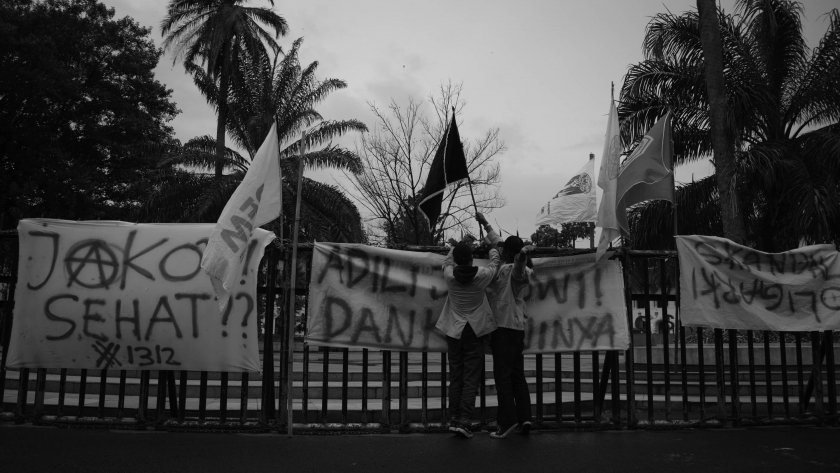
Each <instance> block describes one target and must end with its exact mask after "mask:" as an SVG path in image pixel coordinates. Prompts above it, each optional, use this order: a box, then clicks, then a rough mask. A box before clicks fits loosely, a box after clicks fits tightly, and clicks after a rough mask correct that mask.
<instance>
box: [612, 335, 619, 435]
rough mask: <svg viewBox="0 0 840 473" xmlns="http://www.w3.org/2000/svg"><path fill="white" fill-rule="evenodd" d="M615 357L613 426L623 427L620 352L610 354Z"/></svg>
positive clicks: (613, 370) (613, 371)
mask: <svg viewBox="0 0 840 473" xmlns="http://www.w3.org/2000/svg"><path fill="white" fill-rule="evenodd" d="M610 353H611V355H612V357H613V369H612V421H613V425H616V426H619V425H621V381H620V379H619V374H618V372H619V370H620V368H619V364H618V351H613V352H610Z"/></svg>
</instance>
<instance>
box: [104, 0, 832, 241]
mask: <svg viewBox="0 0 840 473" xmlns="http://www.w3.org/2000/svg"><path fill="white" fill-rule="evenodd" d="M104 3H105V4H106V5H108V6H112V7H114V8H115V9H116V14H117V16H118V17H122V16H126V15H128V16H131V17H133V18H134V19H135V20H137V21H138V22H139V23H140V24H141V25H143V26H151V27H152V28H153V30H152V38H153V39H154V41H155V43H156V44H158V45H160V43H161V41H162V40H161V36H160V28H159V25H160V22H161V20H162V19H163V17H164V16H165V14H166V5H167V3H168V1H167V0H104ZM252 4H254V5H268V2H267V1H260V0H255V1H253V2H252ZM722 4H723V6H724V9H726V10H727V11H734V9H733V8H732V5H733V4H734V1H732V0H724V1H723V2H722ZM804 5H805V19H804V27H805V35H806V38H807V40H808V44H809V46H811V47H814V46H816V45H817V42H818V41H819V39H820V38H822V36H823V35H824V34H825V31H826V29H827V27H828V21H827V19H826V18H825V17H824V16H822V15H824V14H825V13H826V12H828V11H829V10H830V9H831V8H836V7H837V6H838V5H837V0H805V1H804ZM695 6H696V1H694V0H586V1H568V0H567V1H558V0H545V1H538V0H527V1H526V0H520V1H494V0H457V1H452V0H450V1H438V0H426V1H403V0H341V1H338V0H333V1H329V0H306V1H300V0H299V1H282V0H280V1H275V4H274V9H275V10H276V11H277V12H278V13H279V14H280V15H281V16H282V17H284V18H285V19H286V21H287V23H288V25H289V30H290V31H289V34H288V35H287V36H286V37H285V38H282V39H281V44H283V45H284V47H286V46H288V45H290V44H291V42H292V41H293V40H294V39H296V38H299V37H304V38H305V40H304V44H303V46H302V48H301V52H300V55H301V60H302V62H303V63H304V64H308V63H310V62H311V61H315V60H317V61H319V64H320V65H319V68H318V77H319V78H321V79H323V78H328V77H332V78H339V79H343V80H344V81H346V82H347V84H348V87H347V88H346V89H344V90H341V91H338V92H334V93H333V94H332V95H330V97H329V98H328V99H327V100H326V101H325V102H323V104H322V105H321V106H320V107H319V108H318V110H319V112H321V114H322V115H323V116H324V117H325V118H327V119H336V120H337V119H350V118H356V119H359V120H361V121H363V122H365V123H366V124H367V125H368V127H369V128H372V127H373V126H374V125H375V123H376V122H375V121H374V119H373V116H372V114H371V112H370V110H369V107H368V105H367V103H368V102H373V103H376V104H377V105H381V106H383V107H384V106H386V105H387V104H388V103H389V102H390V101H391V98H393V99H394V100H396V101H397V102H398V103H400V104H405V103H406V102H407V100H408V97H409V96H411V97H415V98H417V99H425V98H426V97H428V96H429V94H430V93H432V92H433V91H435V90H436V89H437V88H438V87H439V85H440V83H441V82H446V81H449V80H451V81H453V82H456V83H458V82H462V83H463V93H462V98H463V99H465V100H466V103H467V106H466V107H465V109H464V111H463V114H462V115H461V117H462V120H463V125H462V126H461V127H460V131H461V137H462V139H475V138H478V137H480V136H481V135H483V134H484V133H485V132H486V131H487V129H489V128H493V127H498V128H499V130H500V138H501V139H502V140H503V141H504V142H505V144H506V146H507V152H506V153H505V154H504V155H503V156H502V157H501V158H500V159H499V162H500V164H501V169H502V188H501V189H502V193H503V194H504V196H505V197H506V198H507V201H508V204H507V206H506V207H504V208H502V209H499V210H496V211H494V212H493V213H492V215H491V216H490V221H491V222H493V221H498V223H499V224H500V225H501V227H502V228H504V229H505V230H509V231H515V230H516V229H517V228H518V230H519V232H520V234H521V235H522V236H523V237H525V236H528V235H530V234H531V233H532V232H533V231H534V230H535V228H536V227H535V224H534V221H535V216H536V214H537V212H538V210H539V208H540V206H541V205H543V204H544V203H545V202H547V201H548V199H549V198H550V197H551V196H552V195H554V193H556V192H557V191H558V190H559V189H560V188H562V186H563V184H565V183H566V181H567V180H568V179H569V178H570V177H571V176H572V174H573V173H574V172H575V171H576V170H578V169H579V168H580V167H581V166H582V165H583V164H584V163H585V162H586V160H587V159H588V156H589V153H595V155H596V159H598V160H600V157H601V156H600V155H601V148H602V145H603V137H604V132H605V131H606V125H607V117H606V114H607V112H608V111H609V99H610V82H611V81H612V82H615V83H616V88H619V87H620V84H621V83H622V81H623V78H624V74H625V72H626V71H627V67H628V66H629V65H630V64H632V63H635V62H638V61H640V60H641V59H642V53H641V44H642V38H643V36H644V32H645V26H646V25H647V23H648V22H649V21H650V18H651V17H652V16H654V15H656V14H657V13H661V12H666V11H667V10H670V11H671V12H673V13H681V12H684V11H687V10H690V9H694V8H695ZM156 76H157V79H158V80H159V81H161V82H162V83H164V84H165V85H166V86H167V87H169V88H171V89H173V91H174V93H173V98H174V101H175V102H176V103H177V105H178V108H179V109H181V111H182V112H181V114H180V115H178V117H177V118H176V119H175V120H174V122H173V123H172V125H173V126H174V128H175V133H176V136H177V137H178V138H179V139H180V140H182V141H186V140H188V139H190V138H192V137H195V136H199V135H208V134H209V135H215V130H216V124H215V120H216V119H215V112H214V111H213V109H212V108H210V107H209V106H208V105H207V104H206V102H205V100H204V98H203V97H202V96H201V95H200V94H199V92H198V90H197V89H196V88H195V87H194V85H193V83H192V81H191V80H190V78H189V76H187V75H186V74H185V72H184V69H183V67H182V66H181V65H180V64H176V65H173V63H172V56H171V55H169V54H168V53H167V54H166V55H165V56H164V57H163V58H162V59H161V62H160V64H159V65H158V68H157V69H156ZM425 106H426V107H429V105H428V104H426V105H425ZM344 142H347V143H348V144H349V145H350V146H351V147H352V139H350V140H344ZM598 162H599V161H596V169H597V164H598ZM710 172H711V167H710V165H709V164H708V163H707V162H704V163H695V164H692V165H689V166H684V167H679V168H677V181H678V182H684V181H690V180H691V177H692V174H693V175H694V176H695V177H698V178H699V177H703V176H706V175H708V174H709V173H710ZM340 176H341V174H340V173H338V172H332V173H331V172H318V173H315V174H314V175H312V176H310V177H314V178H316V179H318V180H321V181H323V182H327V183H331V184H335V183H336V179H341V177H340ZM360 210H361V208H360ZM580 244H583V242H580Z"/></svg>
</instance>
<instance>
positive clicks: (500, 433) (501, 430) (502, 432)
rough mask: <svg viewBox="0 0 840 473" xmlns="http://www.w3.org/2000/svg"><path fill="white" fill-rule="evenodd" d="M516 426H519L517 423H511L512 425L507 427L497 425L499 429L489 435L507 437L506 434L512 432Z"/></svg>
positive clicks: (498, 437)
mask: <svg viewBox="0 0 840 473" xmlns="http://www.w3.org/2000/svg"><path fill="white" fill-rule="evenodd" d="M517 427H519V424H513V425H511V426H509V427H507V428H503V427H502V426H499V430H497V431H495V432H493V433H491V434H490V437H492V438H494V439H503V438H505V437H507V436H508V435H510V433H511V432H513V431H514V430H517Z"/></svg>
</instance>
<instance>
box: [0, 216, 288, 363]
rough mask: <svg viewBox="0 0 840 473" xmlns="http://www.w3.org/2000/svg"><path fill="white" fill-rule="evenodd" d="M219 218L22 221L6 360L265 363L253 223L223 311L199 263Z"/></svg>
mask: <svg viewBox="0 0 840 473" xmlns="http://www.w3.org/2000/svg"><path fill="white" fill-rule="evenodd" d="M213 227H214V225H213V224H133V223H126V222H106V221H95V222H93V221H90V222H70V221H64V220H47V219H36V220H22V221H21V222H20V225H18V235H19V238H20V253H19V265H18V279H17V287H16V289H15V306H14V319H13V325H12V333H11V344H10V347H9V354H8V359H7V366H8V367H9V368H88V369H109V370H136V369H147V370H196V371H259V370H260V369H261V368H260V361H259V352H258V342H257V298H256V289H257V269H258V267H259V263H260V259H261V258H262V255H263V251H264V249H265V247H266V245H268V244H269V243H270V242H271V240H273V239H274V234H273V233H271V232H268V231H265V230H259V229H258V230H256V231H255V232H254V233H253V235H252V238H251V240H250V242H249V246H248V251H247V252H246V254H245V256H244V257H245V259H246V260H245V261H244V263H243V265H242V268H243V271H242V275H241V278H240V280H239V281H238V284H237V286H238V287H237V289H236V291H235V292H234V295H233V297H232V298H231V301H232V304H230V305H229V306H228V307H227V308H226V310H225V312H224V313H220V311H219V306H218V304H217V303H216V301H215V300H214V297H215V296H214V292H213V286H212V285H211V283H210V279H209V277H208V276H207V274H206V273H205V272H204V271H202V270H201V267H200V266H199V264H200V262H201V255H202V252H203V251H204V247H205V245H206V244H207V239H208V237H209V236H210V233H211V232H212V231H213Z"/></svg>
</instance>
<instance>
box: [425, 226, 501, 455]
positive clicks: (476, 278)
mask: <svg viewBox="0 0 840 473" xmlns="http://www.w3.org/2000/svg"><path fill="white" fill-rule="evenodd" d="M498 267H499V252H498V251H497V250H496V249H492V250H490V263H489V264H488V265H487V266H486V267H484V268H479V267H477V266H473V248H472V245H471V244H470V243H467V242H463V241H462V242H461V243H457V244H455V245H453V246H452V249H451V250H450V251H449V254H448V255H447V256H446V259H444V261H443V278H444V280H445V281H446V288H447V290H448V291H449V292H448V294H447V297H446V302H445V303H444V305H443V310H442V311H441V314H440V318H439V319H438V321H437V324H436V325H435V327H437V328H438V329H439V330H441V331H442V332H443V333H444V334H446V344H447V355H448V357H449V418H450V421H449V430H450V431H453V432H456V433H458V434H460V435H461V436H463V437H466V438H472V436H473V434H472V423H471V419H472V412H473V409H474V408H475V397H476V394H477V393H478V388H479V384H480V383H481V372H482V370H483V369H484V341H485V340H486V338H487V336H488V335H489V334H490V332H492V331H493V330H495V329H496V321H495V319H494V318H493V312H492V310H491V309H490V303H489V302H488V300H487V295H486V294H485V289H486V288H487V286H489V285H490V283H491V282H492V281H493V278H494V276H495V275H496V270H497V269H498Z"/></svg>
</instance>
